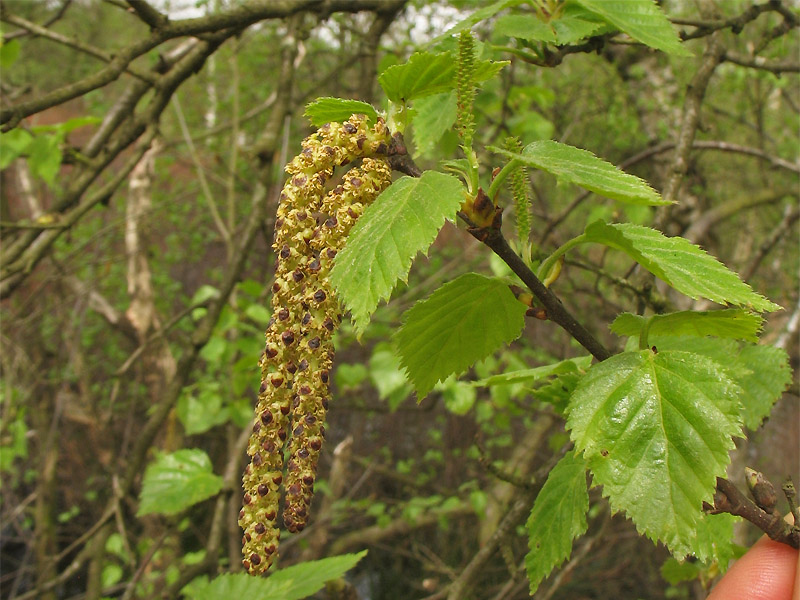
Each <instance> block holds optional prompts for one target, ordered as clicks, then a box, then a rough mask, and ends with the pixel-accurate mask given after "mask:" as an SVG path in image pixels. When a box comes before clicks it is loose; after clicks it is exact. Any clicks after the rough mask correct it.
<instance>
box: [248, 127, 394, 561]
mask: <svg viewBox="0 0 800 600" xmlns="http://www.w3.org/2000/svg"><path fill="white" fill-rule="evenodd" d="M390 139H391V138H390V136H389V132H388V130H387V129H386V125H385V123H384V121H383V120H382V119H378V122H377V123H376V124H375V125H374V126H373V127H372V128H368V127H367V123H366V118H365V117H364V116H362V115H354V116H353V117H351V118H350V119H349V120H347V121H345V122H344V123H329V124H327V125H324V126H323V127H321V128H320V129H319V130H318V131H317V132H316V133H314V134H312V135H311V136H309V137H308V138H306V139H305V140H303V144H302V145H303V150H302V152H301V153H300V154H299V155H297V156H296V157H295V158H294V159H292V161H291V162H290V163H289V164H288V165H287V166H286V171H287V173H289V175H290V177H289V180H288V181H287V182H286V185H285V186H284V188H283V191H282V192H281V198H280V204H279V207H278V214H277V218H276V221H275V242H274V244H273V248H274V250H275V253H276V255H277V257H278V258H277V267H276V269H275V282H274V284H273V286H272V291H273V296H272V308H273V316H272V319H271V321H270V325H269V327H268V329H267V332H266V345H265V347H264V352H263V354H262V356H261V360H260V366H261V387H260V389H259V394H258V403H257V405H256V412H255V420H254V423H253V434H252V436H251V437H250V443H249V445H248V448H247V453H248V455H249V456H250V464H249V465H247V467H246V468H245V472H244V477H243V482H242V487H243V489H244V498H243V507H242V510H241V512H240V513H239V525H240V526H241V527H242V529H243V530H244V538H243V540H242V552H243V555H244V558H243V560H242V564H243V565H244V568H245V570H247V571H248V572H249V573H251V574H262V573H264V572H265V571H266V570H267V569H268V568H269V566H270V565H271V564H272V562H273V561H274V559H275V557H276V555H277V551H278V543H279V539H280V531H279V530H278V527H277V514H278V504H279V499H280V486H281V484H282V483H283V471H284V464H283V453H284V447H288V454H289V458H288V460H287V463H286V483H285V489H286V499H285V510H284V516H283V520H284V525H285V527H286V529H288V530H289V531H292V532H297V531H301V530H302V529H303V528H304V527H305V524H306V520H307V518H308V507H309V505H310V503H311V498H312V496H313V492H314V480H315V477H316V467H317V461H318V458H319V452H320V448H321V447H322V440H323V438H324V436H325V429H324V420H325V413H326V411H327V407H328V399H329V395H330V390H329V378H330V369H331V366H332V362H333V343H332V336H333V332H334V331H335V329H336V327H337V325H338V324H339V321H340V314H339V306H338V302H337V300H336V298H335V294H334V291H333V289H332V288H331V286H330V282H329V280H328V275H329V274H330V270H331V267H332V265H333V260H334V258H335V256H336V253H337V252H338V251H339V249H340V248H341V247H342V246H343V244H344V241H345V239H346V237H347V234H348V233H349V231H350V228H351V227H352V225H353V224H354V223H355V221H356V219H357V218H358V217H359V216H360V215H361V213H362V211H363V209H364V207H365V206H366V205H367V204H369V203H370V202H372V200H374V199H375V198H376V197H377V196H378V194H380V192H381V191H383V189H385V188H386V187H387V186H388V185H389V183H391V169H390V168H389V165H388V162H387V161H386V158H385V157H386V155H387V154H388V150H389V143H390ZM359 158H363V161H362V163H361V165H360V166H358V167H354V168H352V169H350V170H349V171H348V172H346V173H345V174H344V177H343V182H342V183H341V184H340V185H338V186H336V188H334V189H333V190H331V191H330V192H328V193H327V194H326V193H325V184H326V182H327V181H328V180H329V179H330V178H331V176H332V175H333V172H334V169H335V168H336V167H338V166H344V165H347V164H349V163H350V162H352V161H354V160H356V159H359Z"/></svg>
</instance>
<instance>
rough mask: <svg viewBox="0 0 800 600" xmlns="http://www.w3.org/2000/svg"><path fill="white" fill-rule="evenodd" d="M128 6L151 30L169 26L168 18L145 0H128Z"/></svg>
mask: <svg viewBox="0 0 800 600" xmlns="http://www.w3.org/2000/svg"><path fill="white" fill-rule="evenodd" d="M128 4H129V5H130V7H131V8H132V9H133V11H134V12H135V13H136V15H137V16H138V17H139V18H140V19H141V20H142V21H144V22H145V23H147V24H148V25H149V26H150V28H151V29H160V28H162V27H165V26H167V25H169V19H168V18H167V16H166V15H164V14H161V13H160V12H159V11H157V10H156V9H155V8H153V7H152V6H150V5H149V4H148V3H147V2H145V1H144V0H128Z"/></svg>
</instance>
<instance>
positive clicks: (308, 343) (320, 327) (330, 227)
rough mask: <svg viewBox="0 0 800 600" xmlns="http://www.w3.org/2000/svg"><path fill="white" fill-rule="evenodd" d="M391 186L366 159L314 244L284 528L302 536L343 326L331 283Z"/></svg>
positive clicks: (348, 179) (330, 207)
mask: <svg viewBox="0 0 800 600" xmlns="http://www.w3.org/2000/svg"><path fill="white" fill-rule="evenodd" d="M390 183H391V168H390V167H389V164H388V162H387V161H386V160H384V159H372V158H365V159H364V161H363V163H362V165H361V166H360V167H357V168H353V169H351V170H350V171H348V172H347V173H346V174H345V176H344V180H343V182H342V184H341V185H339V186H337V187H336V188H335V189H333V190H332V191H331V192H330V193H329V194H328V195H327V196H326V197H325V199H324V200H323V202H322V207H321V212H322V213H323V214H325V215H327V218H326V219H325V220H324V221H323V222H322V223H321V224H320V226H319V228H318V230H317V235H315V236H314V238H313V239H312V240H311V242H310V246H311V249H312V256H314V263H313V265H311V267H310V268H309V271H310V275H309V277H308V279H307V282H308V285H307V287H306V292H305V294H304V296H303V298H302V300H301V305H302V306H303V307H305V313H304V314H303V317H302V319H301V324H302V327H303V329H302V342H301V345H300V348H299V350H298V352H299V355H300V356H301V357H302V358H301V362H300V364H299V368H298V371H297V373H296V374H295V378H294V392H295V396H294V399H293V402H292V408H291V422H292V431H291V440H290V442H289V455H290V456H291V458H290V459H289V461H288V463H287V465H286V501H285V507H284V512H283V522H284V525H285V526H286V529H287V530H288V531H291V532H295V533H296V532H299V531H302V529H303V528H304V527H305V525H306V522H307V519H308V509H309V505H310V504H311V499H312V497H313V494H314V480H315V478H316V470H317V461H318V459H319V451H320V448H321V447H322V440H323V438H324V437H325V427H324V421H325V414H326V412H327V409H328V401H329V399H330V369H331V365H332V362H333V354H334V348H333V333H334V331H335V330H336V327H337V326H338V324H339V320H340V313H339V304H338V301H337V299H336V295H335V292H334V289H333V288H332V286H331V284H330V280H329V275H330V271H331V268H332V267H333V261H334V259H335V257H336V254H337V253H338V252H339V250H341V248H342V247H343V246H344V242H345V240H346V239H347V235H348V234H349V233H350V229H351V228H352V227H353V225H354V224H355V222H356V220H357V219H358V218H359V217H360V216H361V214H362V213H363V211H364V208H365V207H366V206H368V205H369V204H370V203H371V202H372V201H373V200H374V199H375V198H377V197H378V195H379V194H380V193H381V192H382V191H383V190H384V189H386V188H387V187H388V186H389V184H390Z"/></svg>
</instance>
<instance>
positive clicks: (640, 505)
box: [567, 350, 741, 556]
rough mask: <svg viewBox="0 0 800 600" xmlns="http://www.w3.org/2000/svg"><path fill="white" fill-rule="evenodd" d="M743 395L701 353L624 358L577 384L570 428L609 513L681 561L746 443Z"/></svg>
mask: <svg viewBox="0 0 800 600" xmlns="http://www.w3.org/2000/svg"><path fill="white" fill-rule="evenodd" d="M740 392H741V390H740V389H739V387H738V386H737V385H736V383H735V382H734V381H733V380H732V379H731V378H730V377H729V375H728V373H727V371H726V370H725V369H723V368H722V367H720V366H719V364H717V363H716V362H714V361H712V360H711V359H709V358H707V357H705V356H703V355H700V354H695V353H692V352H683V351H678V350H664V351H661V350H660V351H659V352H658V353H654V352H652V351H650V350H641V351H638V352H624V353H622V354H617V355H616V356H612V357H611V358H609V359H608V360H605V361H603V362H601V363H598V364H596V365H594V366H593V367H592V368H591V369H589V372H588V373H587V374H586V375H585V376H584V377H583V378H582V379H581V381H580V383H579V384H578V387H577V388H576V390H575V392H574V393H573V394H572V398H571V399H570V403H569V408H568V415H569V416H568V419H567V428H568V429H570V430H571V433H570V436H571V437H572V440H573V441H574V442H575V449H576V451H578V452H583V455H584V457H585V458H586V461H587V462H588V464H589V467H590V468H591V470H592V473H593V474H594V478H595V483H596V484H598V485H602V486H603V494H604V495H605V496H607V497H608V498H609V501H610V503H611V506H612V508H613V509H614V510H615V511H624V512H626V513H627V515H628V516H629V517H630V518H631V519H632V520H633V522H634V523H635V524H636V527H637V529H638V530H639V531H640V532H642V533H644V534H646V535H647V536H648V537H650V538H651V539H654V540H660V541H662V542H664V543H665V544H666V545H667V546H668V547H669V548H670V550H671V551H672V552H673V554H675V555H679V556H680V555H685V554H689V553H690V552H691V551H692V547H693V543H694V540H695V537H696V527H697V523H698V521H699V520H700V519H701V518H702V514H703V513H702V510H701V509H702V505H703V502H704V501H705V502H709V503H711V502H713V495H714V489H715V487H716V478H717V477H724V476H725V469H726V466H727V464H728V463H729V457H728V453H729V452H730V450H732V449H733V448H734V443H733V436H741V421H740V416H739V413H740V405H739V402H738V397H739V394H740Z"/></svg>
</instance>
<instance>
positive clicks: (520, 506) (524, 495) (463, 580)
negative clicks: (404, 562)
mask: <svg viewBox="0 0 800 600" xmlns="http://www.w3.org/2000/svg"><path fill="white" fill-rule="evenodd" d="M570 447H571V444H566V445H565V446H564V447H563V448H561V450H560V451H559V452H557V453H556V454H555V455H553V456H552V457H551V459H550V460H549V461H548V462H547V464H545V465H543V466H542V467H541V468H540V469H538V470H537V471H536V474H535V475H534V478H533V481H534V482H536V485H535V487H534V488H533V489H530V490H525V491H520V494H519V497H518V499H517V500H516V502H514V504H513V505H512V506H511V508H510V509H509V511H508V512H507V513H506V514H505V516H504V517H503V518H502V520H501V521H500V523H499V524H498V526H497V529H495V531H494V533H493V534H492V536H491V537H490V538H489V539H488V540H487V541H486V543H485V544H484V545H483V547H482V548H481V549H480V550H478V552H477V553H476V554H475V556H473V557H472V560H470V561H469V563H468V564H467V566H466V567H464V570H463V571H462V572H461V575H459V577H458V579H456V580H455V581H454V582H453V583H452V584H451V585H450V586H449V587H448V588H447V590H446V594H447V595H446V596H444V595H443V593H440V594H437V595H435V596H431V597H429V598H428V599H426V600H434V598H444V597H446V598H447V600H462V598H465V597H466V595H467V593H466V592H467V590H469V589H470V586H471V585H472V582H473V581H474V580H475V579H476V578H477V577H478V576H479V575H480V573H481V571H483V568H484V566H485V564H486V562H487V561H488V560H489V559H490V558H491V557H492V555H493V554H494V553H495V552H496V551H497V549H498V548H499V547H500V544H501V543H502V542H503V540H505V539H506V538H507V537H509V536H511V535H513V534H514V532H515V531H516V528H517V526H518V525H519V524H520V523H522V522H523V521H524V520H525V519H526V518H527V516H528V515H529V514H530V511H531V506H533V503H534V501H535V500H536V496H538V495H539V491H540V490H541V489H542V486H543V485H544V481H543V480H544V479H545V477H546V475H547V474H548V473H549V472H550V471H551V470H552V469H553V467H554V466H555V465H556V463H557V462H558V461H559V460H561V458H562V457H563V456H564V455H565V454H566V453H567V452H568V451H569V449H570Z"/></svg>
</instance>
